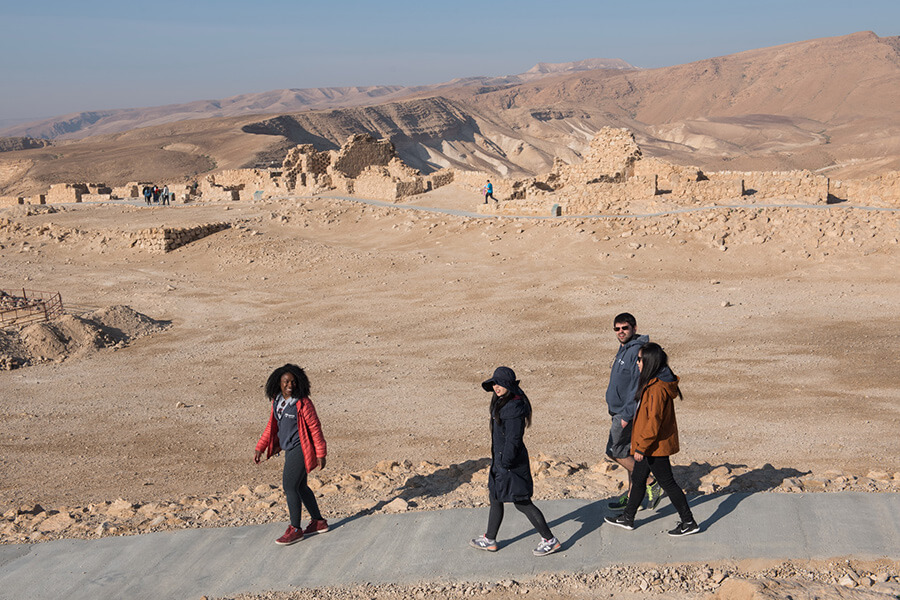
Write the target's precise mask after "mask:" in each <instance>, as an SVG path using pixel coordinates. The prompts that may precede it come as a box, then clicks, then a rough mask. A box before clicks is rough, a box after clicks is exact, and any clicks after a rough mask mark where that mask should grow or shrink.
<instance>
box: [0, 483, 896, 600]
mask: <svg viewBox="0 0 900 600" xmlns="http://www.w3.org/2000/svg"><path fill="white" fill-rule="evenodd" d="M607 502H608V499H606V498H604V499H603V500H598V501H587V500H555V501H545V502H538V503H537V504H538V506H539V507H540V508H541V510H543V511H544V514H545V515H546V517H547V520H548V522H549V523H550V526H551V528H552V529H553V532H554V534H555V535H556V536H557V537H559V538H560V539H561V540H562V542H563V549H562V550H561V551H560V552H557V553H556V554H553V555H550V556H546V557H540V558H539V557H535V556H533V555H532V554H531V551H532V549H533V548H534V546H535V545H536V544H537V542H538V539H539V538H538V536H537V534H536V533H535V532H534V531H533V530H531V529H530V525H529V524H528V522H527V521H526V519H525V517H524V516H523V515H521V514H519V512H518V511H516V510H514V509H513V507H512V506H510V507H508V509H507V511H506V516H505V519H504V522H503V526H502V527H501V529H500V536H499V540H500V550H499V551H498V552H496V553H488V552H482V551H479V550H476V549H473V548H470V547H469V546H468V541H469V539H470V538H472V537H476V536H478V535H480V534H481V533H483V530H484V526H485V524H486V522H487V514H488V510H487V508H478V509H455V510H444V511H428V512H412V513H406V514H398V515H384V514H379V515H370V516H361V517H352V518H349V519H344V520H337V521H333V522H332V523H331V526H332V529H331V531H329V532H328V533H325V534H320V535H316V536H311V537H309V538H307V539H304V540H302V541H301V542H299V543H297V544H295V545H293V546H287V547H280V546H276V545H275V544H274V540H275V538H277V537H278V536H280V535H281V534H282V533H283V532H284V528H285V527H286V523H272V524H268V525H255V526H247V527H235V528H218V529H189V530H180V531H171V532H162V533H152V534H146V535H136V536H125V537H109V538H103V539H99V540H58V541H54V542H45V543H41V544H23V545H7V546H0V597H2V598H10V599H12V598H15V599H35V600H42V599H44V598H46V599H48V600H49V599H54V600H55V599H58V598H65V599H66V600H82V599H83V600H103V599H118V598H128V599H129V600H141V599H145V598H146V599H148V600H149V599H153V600H155V599H158V598H186V599H198V598H200V597H201V596H210V597H216V596H233V595H236V594H239V593H242V592H262V591H266V590H289V589H291V588H293V587H323V586H333V585H343V584H359V583H388V582H393V583H401V584H402V583H415V582H419V581H431V580H445V581H446V580H473V581H475V580H488V581H499V580H502V579H509V578H526V577H529V576H533V575H536V574H538V573H541V572H560V571H582V570H594V569H599V568H602V567H605V566H608V565H613V564H634V563H645V562H651V563H660V564H662V563H672V562H707V561H716V560H723V559H732V560H740V559H753V558H763V559H826V558H833V557H845V556H853V557H857V558H861V559H877V558H888V559H891V560H900V494H891V493H881V494H867V493H857V492H846V493H835V494H780V493H758V494H728V495H714V496H700V497H695V498H692V499H691V506H692V510H693V511H694V514H695V516H696V518H697V520H698V522H700V525H701V532H700V533H698V534H696V535H692V536H687V537H683V538H672V537H670V536H668V535H666V533H665V531H666V530H668V529H670V528H671V527H673V526H674V525H675V522H676V521H677V516H676V515H675V513H674V511H673V508H672V506H671V504H670V503H669V502H668V500H667V499H665V498H663V501H662V504H660V506H659V508H658V509H657V511H656V512H655V513H653V512H647V511H644V512H640V513H638V518H637V521H636V524H637V529H635V530H634V531H627V530H624V529H621V528H618V527H615V526H612V525H609V524H606V523H604V522H603V517H604V515H606V514H610V513H609V512H608V511H607V510H606V503H607ZM324 508H326V509H327V503H326V505H325V507H324Z"/></svg>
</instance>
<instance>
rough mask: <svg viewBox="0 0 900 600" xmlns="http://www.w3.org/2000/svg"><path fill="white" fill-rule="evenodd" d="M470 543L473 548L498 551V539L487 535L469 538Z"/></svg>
mask: <svg viewBox="0 0 900 600" xmlns="http://www.w3.org/2000/svg"><path fill="white" fill-rule="evenodd" d="M469 545H470V546H472V547H473V548H478V549H479V550H487V551H488V552H496V551H497V540H489V539H487V537H485V536H481V537H477V538H475V539H474V540H469Z"/></svg>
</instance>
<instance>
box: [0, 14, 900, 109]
mask: <svg viewBox="0 0 900 600" xmlns="http://www.w3.org/2000/svg"><path fill="white" fill-rule="evenodd" d="M864 30H871V31H874V32H875V33H877V34H878V35H879V36H895V35H900V0H777V1H775V0H753V1H752V2H745V1H743V0H731V1H730V2H729V1H724V2H723V1H722V0H716V1H705V0H681V1H677V2H676V1H673V0H659V1H656V0H645V1H643V2H641V1H640V0H635V1H633V2H622V1H621V0H618V1H616V2H607V1H604V0H577V1H576V0H556V1H555V2H550V1H546V0H545V1H541V2H534V1H531V0H515V1H506V0H501V1H496V0H479V1H477V2H476V1H469V0H457V1H449V2H429V1H427V0H425V1H423V0H417V1H416V2H411V1H407V0H377V1H375V0H372V1H361V0H360V1H341V0H332V1H331V2H308V1H306V0H290V1H289V0H256V1H251V0H242V1H233V0H216V1H209V0H177V1H175V0H155V1H153V2H142V1H128V0H116V1H111V0H110V1H108V0H78V1H76V2H72V1H71V0H30V1H29V2H25V1H23V0H0V86H2V93H0V121H8V120H9V119H21V118H39V117H50V116H56V115H61V114H65V113H71V112H78V111H84V110H99V109H105V108H131V107H139V106H155V105H159V104H171V103H178V102H189V101H192V100H202V99H215V98H225V97H228V96H234V95H237V94H243V93H250V92H262V91H266V90H272V89H282V88H310V87H325V86H353V85H380V84H400V85H417V84H426V83H438V82H441V81H447V80H450V79H453V78H456V77H468V76H474V75H509V74H514V73H521V72H524V71H527V70H528V69H529V68H531V67H532V66H533V65H534V64H535V63H538V62H569V61H575V60H581V59H585V58H621V59H623V60H625V61H627V62H629V63H631V64H633V65H635V66H639V67H661V66H668V65H674V64H680V63H685V62H691V61H694V60H699V59H703V58H710V57H713V56H721V55H723V54H731V53H734V52H740V51H743V50H750V49H753V48H761V47H765V46H773V45H777V44H784V43H789V42H795V41H801V40H807V39H812V38H818V37H829V36H837V35H846V34H849V33H853V32H856V31H864Z"/></svg>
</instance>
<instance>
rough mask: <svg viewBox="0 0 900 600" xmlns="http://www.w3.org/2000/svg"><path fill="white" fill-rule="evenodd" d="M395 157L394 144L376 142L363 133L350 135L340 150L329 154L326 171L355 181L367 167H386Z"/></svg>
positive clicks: (382, 141) (386, 141) (383, 141)
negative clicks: (329, 158)
mask: <svg viewBox="0 0 900 600" xmlns="http://www.w3.org/2000/svg"><path fill="white" fill-rule="evenodd" d="M396 156H397V153H396V151H395V150H394V144H392V143H391V142H390V141H388V140H376V139H375V138H373V137H372V136H370V135H368V134H365V133H362V134H356V135H351V136H350V137H348V138H347V141H346V142H344V145H343V146H341V149H340V150H338V151H337V152H334V151H332V152H331V165H330V166H329V168H328V170H329V172H331V173H332V174H335V173H339V174H341V175H343V176H345V177H348V178H350V179H355V178H356V177H359V175H360V173H362V172H363V171H365V170H366V168H367V167H373V166H382V167H386V166H388V165H389V164H390V162H391V160H392V159H394V158H395V157H396Z"/></svg>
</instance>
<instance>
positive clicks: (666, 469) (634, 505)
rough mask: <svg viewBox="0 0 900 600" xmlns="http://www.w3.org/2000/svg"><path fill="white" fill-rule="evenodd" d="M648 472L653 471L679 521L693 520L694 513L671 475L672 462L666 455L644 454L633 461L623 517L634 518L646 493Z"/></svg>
mask: <svg viewBox="0 0 900 600" xmlns="http://www.w3.org/2000/svg"><path fill="white" fill-rule="evenodd" d="M650 473H653V476H654V477H656V481H658V482H659V485H660V487H662V489H663V490H665V492H666V495H667V496H668V497H669V500H671V501H672V506H674V507H675V510H677V511H678V515H679V516H680V517H681V521H682V522H684V523H686V522H688V521H693V520H694V515H693V514H692V513H691V509H690V507H688V503H687V498H685V497H684V492H682V491H681V487H679V485H678V483H676V482H675V476H674V475H672V464H671V463H670V462H669V457H668V456H644V460H636V461H634V471H633V472H632V473H631V494H630V495H629V496H628V505H627V506H625V513H624V516H625V518H627V519H630V520H632V521H633V520H634V516H635V515H636V514H637V509H638V507H639V506H640V505H641V502H643V501H644V496H645V495H646V494H647V490H646V489H645V488H646V486H647V478H648V477H649V476H650Z"/></svg>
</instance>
